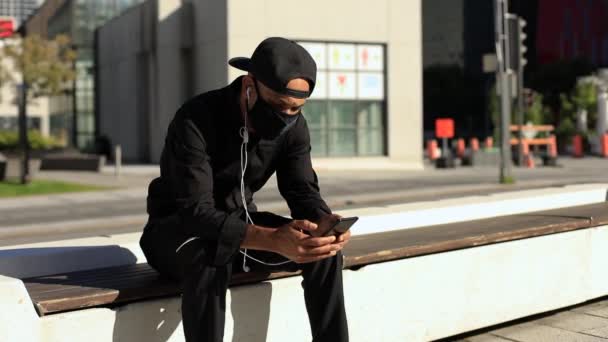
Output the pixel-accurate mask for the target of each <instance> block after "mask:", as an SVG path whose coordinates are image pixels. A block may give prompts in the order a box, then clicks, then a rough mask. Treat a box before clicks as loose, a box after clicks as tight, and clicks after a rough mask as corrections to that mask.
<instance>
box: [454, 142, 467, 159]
mask: <svg viewBox="0 0 608 342" xmlns="http://www.w3.org/2000/svg"><path fill="white" fill-rule="evenodd" d="M465 149H466V147H465V144H464V139H462V138H461V139H458V140H457V141H456V155H457V156H458V158H462V157H464V150H465Z"/></svg>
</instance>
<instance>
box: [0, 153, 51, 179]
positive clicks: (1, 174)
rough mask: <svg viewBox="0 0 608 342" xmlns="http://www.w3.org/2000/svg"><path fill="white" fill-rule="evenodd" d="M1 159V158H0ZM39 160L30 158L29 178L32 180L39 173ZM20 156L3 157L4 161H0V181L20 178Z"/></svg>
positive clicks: (9, 155)
mask: <svg viewBox="0 0 608 342" xmlns="http://www.w3.org/2000/svg"><path fill="white" fill-rule="evenodd" d="M0 159H1V158H0ZM40 163H41V160H40V158H34V157H32V158H30V162H29V168H30V177H32V178H34V177H35V176H36V174H38V171H40ZM21 165H22V161H21V156H20V155H17V154H8V155H5V161H1V160H0V180H7V179H18V178H19V177H21Z"/></svg>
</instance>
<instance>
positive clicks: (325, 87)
mask: <svg viewBox="0 0 608 342" xmlns="http://www.w3.org/2000/svg"><path fill="white" fill-rule="evenodd" d="M300 44H302V46H304V48H305V49H307V50H308V52H309V53H310V54H311V55H312V56H313V58H314V59H315V62H316V63H317V82H316V84H315V89H314V91H313V94H312V96H311V98H310V99H309V100H308V101H307V102H306V105H305V106H304V109H303V113H304V116H305V117H306V121H307V122H308V126H309V130H310V140H311V145H312V146H311V147H312V151H311V153H312V155H313V156H317V157H352V156H382V155H386V154H387V153H386V152H387V151H386V138H385V135H386V128H385V122H386V96H385V78H386V68H385V64H386V63H385V59H384V56H385V46H384V45H383V44H367V43H366V44H357V43H343V42H315V41H311V42H300Z"/></svg>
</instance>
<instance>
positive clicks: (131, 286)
mask: <svg viewBox="0 0 608 342" xmlns="http://www.w3.org/2000/svg"><path fill="white" fill-rule="evenodd" d="M589 217H593V219H592V220H590V219H588V218H589ZM607 224H608V204H607V203H598V204H591V205H585V206H579V207H571V208H564V209H556V210H549V211H542V212H534V213H526V214H518V215H511V216H503V217H496V218H491V219H483V220H475V221H468V222H457V223H451V224H442V225H436V226H430V227H421V228H410V229H403V230H397V231H390V232H384V233H377V234H369V235H364V236H355V237H353V238H352V239H351V242H350V243H349V244H348V245H347V247H346V248H345V250H344V255H345V267H346V268H356V267H360V266H364V265H367V264H372V263H377V262H383V261H389V260H395V259H401V258H407V257H415V256H421V255H425V254H430V253H439V252H446V251H451V250H456V249H461V248H470V247H475V246H481V245H487V244H491V243H498V242H504V241H512V240H517V239H523V238H530V237H535V236H541V235H547V234H554V233H560V232H566V231H572V230H576V229H584V228H590V227H596V226H601V225H607ZM353 229H356V226H355V227H353ZM296 274H298V272H296V273H288V272H281V273H272V274H268V273H253V272H252V273H236V274H235V275H234V276H233V278H232V281H231V284H230V285H231V286H237V285H243V284H248V283H254V282H259V281H263V280H269V279H277V278H282V277H287V276H293V275H296ZM24 283H25V286H26V288H27V289H28V292H29V293H30V296H31V298H32V301H33V302H34V305H35V307H36V308H37V310H38V312H39V314H40V315H45V314H49V313H54V312H62V311H69V310H76V309H81V308H87V307H95V306H101V305H117V304H122V303H127V302H132V301H137V300H141V299H145V298H156V297H163V296H175V295H178V294H179V293H180V291H179V288H178V285H177V284H175V283H172V282H170V281H167V280H163V279H162V278H160V277H159V276H158V274H157V273H156V272H155V271H154V270H152V269H151V268H150V266H148V265H147V264H136V265H125V266H117V267H109V268H103V269H96V270H86V271H79V272H72V273H67V274H62V275H52V276H43V277H35V278H29V279H24Z"/></svg>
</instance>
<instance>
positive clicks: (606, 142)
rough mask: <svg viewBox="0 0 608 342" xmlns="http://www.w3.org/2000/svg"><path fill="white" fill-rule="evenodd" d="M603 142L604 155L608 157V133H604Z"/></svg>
mask: <svg viewBox="0 0 608 342" xmlns="http://www.w3.org/2000/svg"><path fill="white" fill-rule="evenodd" d="M601 143H602V145H601V146H602V157H604V158H608V134H604V135H602V138H601Z"/></svg>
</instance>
